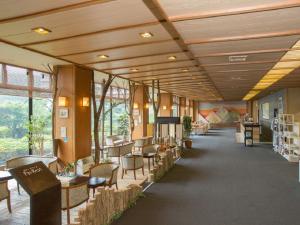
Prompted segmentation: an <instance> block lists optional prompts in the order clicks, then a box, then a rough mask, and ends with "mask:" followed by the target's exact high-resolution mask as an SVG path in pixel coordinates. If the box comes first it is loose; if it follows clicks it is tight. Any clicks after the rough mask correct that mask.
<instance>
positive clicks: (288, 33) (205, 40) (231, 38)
mask: <svg viewBox="0 0 300 225" xmlns="http://www.w3.org/2000/svg"><path fill="white" fill-rule="evenodd" d="M299 34H300V29H298V30H288V31H278V32H270V33H261V34H248V35H240V36H229V37H215V38H203V39H197V40H196V39H195V40H190V41H186V42H185V44H187V45H199V44H206V43H214V42H228V41H242V40H252V39H261V38H272V37H284V36H292V35H299Z"/></svg>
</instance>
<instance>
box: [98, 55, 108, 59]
mask: <svg viewBox="0 0 300 225" xmlns="http://www.w3.org/2000/svg"><path fill="white" fill-rule="evenodd" d="M98 58H99V59H107V58H109V56H108V55H98Z"/></svg>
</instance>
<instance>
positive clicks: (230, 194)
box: [113, 129, 300, 225]
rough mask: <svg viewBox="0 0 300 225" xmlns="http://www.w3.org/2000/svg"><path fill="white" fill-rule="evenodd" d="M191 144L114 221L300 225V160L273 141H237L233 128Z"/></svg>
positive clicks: (128, 224) (133, 224)
mask: <svg viewBox="0 0 300 225" xmlns="http://www.w3.org/2000/svg"><path fill="white" fill-rule="evenodd" d="M193 145H194V148H193V149H192V150H188V151H186V152H185V154H184V157H183V158H182V159H181V160H179V161H178V162H177V165H176V166H175V167H174V168H173V169H172V170H171V171H170V172H169V173H168V174H166V175H165V177H163V178H162V180H161V181H160V182H159V183H157V184H154V185H152V186H151V187H150V188H149V189H148V190H147V191H146V193H145V197H144V198H142V199H140V200H139V201H138V202H137V204H136V205H135V206H134V207H132V208H130V209H129V210H128V211H126V212H125V213H124V214H123V215H122V216H121V218H119V220H117V221H115V222H114V223H113V224H114V225H297V224H300V213H299V212H300V183H299V182H298V164H291V163H288V162H287V161H286V160H285V159H284V158H282V157H281V156H280V155H278V154H276V153H274V152H273V151H272V149H271V145H258V146H255V147H252V148H251V147H247V148H246V147H244V146H243V145H242V144H237V143H235V140H234V130H233V129H225V130H212V131H210V133H209V134H208V135H206V136H199V137H194V139H193Z"/></svg>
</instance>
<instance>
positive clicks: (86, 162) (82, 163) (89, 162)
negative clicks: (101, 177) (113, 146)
mask: <svg viewBox="0 0 300 225" xmlns="http://www.w3.org/2000/svg"><path fill="white" fill-rule="evenodd" d="M94 165H95V162H94V158H93V157H92V156H87V157H85V158H82V159H78V160H77V162H76V172H77V174H79V175H83V174H85V173H88V172H89V170H90V168H91V167H92V166H94Z"/></svg>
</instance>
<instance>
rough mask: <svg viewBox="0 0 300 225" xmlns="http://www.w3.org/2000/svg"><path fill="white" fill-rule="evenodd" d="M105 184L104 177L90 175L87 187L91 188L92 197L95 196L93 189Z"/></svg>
mask: <svg viewBox="0 0 300 225" xmlns="http://www.w3.org/2000/svg"><path fill="white" fill-rule="evenodd" d="M105 184H106V179H105V178H103V177H90V178H89V181H88V188H92V189H93V197H94V196H95V189H96V188H97V187H100V186H104V185H105Z"/></svg>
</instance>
